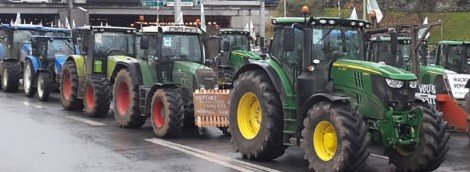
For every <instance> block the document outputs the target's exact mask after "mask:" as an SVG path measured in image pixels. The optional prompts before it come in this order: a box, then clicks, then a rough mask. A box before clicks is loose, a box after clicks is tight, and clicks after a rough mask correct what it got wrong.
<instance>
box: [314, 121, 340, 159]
mask: <svg viewBox="0 0 470 172" xmlns="http://www.w3.org/2000/svg"><path fill="white" fill-rule="evenodd" d="M313 147H314V149H315V152H316V153H317V156H318V157H319V158H320V159H321V160H323V161H330V160H331V159H333V157H335V153H336V149H337V147H338V139H337V135H336V130H335V127H334V126H333V124H331V123H330V122H328V121H321V122H320V123H318V125H317V126H316V127H315V130H314V131H313Z"/></svg>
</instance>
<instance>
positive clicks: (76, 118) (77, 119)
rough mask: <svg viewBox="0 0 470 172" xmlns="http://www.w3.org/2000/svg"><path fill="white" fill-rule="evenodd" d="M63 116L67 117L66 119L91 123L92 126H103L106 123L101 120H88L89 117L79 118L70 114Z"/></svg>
mask: <svg viewBox="0 0 470 172" xmlns="http://www.w3.org/2000/svg"><path fill="white" fill-rule="evenodd" d="M65 117H66V118H68V119H71V120H75V121H79V122H83V123H85V124H89V125H93V126H105V125H106V124H104V123H101V122H97V121H93V120H89V119H86V118H80V117H76V116H70V115H69V116H65Z"/></svg>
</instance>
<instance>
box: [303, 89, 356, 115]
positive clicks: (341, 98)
mask: <svg viewBox="0 0 470 172" xmlns="http://www.w3.org/2000/svg"><path fill="white" fill-rule="evenodd" d="M349 100H350V98H349V97H348V96H346V95H342V94H337V93H317V94H314V95H311V96H310V97H309V98H307V100H306V101H305V102H304V103H303V104H302V105H301V106H299V108H300V109H299V111H298V112H297V113H298V114H299V115H302V117H304V116H305V115H306V114H307V111H308V109H310V108H311V107H312V105H313V104H315V103H318V102H320V101H329V102H340V103H349ZM301 119H303V118H301Z"/></svg>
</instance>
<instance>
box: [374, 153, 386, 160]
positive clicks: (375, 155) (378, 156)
mask: <svg viewBox="0 0 470 172" xmlns="http://www.w3.org/2000/svg"><path fill="white" fill-rule="evenodd" d="M370 156H371V157H375V158H380V159H385V160H388V157H386V156H382V155H377V154H373V153H371V154H370Z"/></svg>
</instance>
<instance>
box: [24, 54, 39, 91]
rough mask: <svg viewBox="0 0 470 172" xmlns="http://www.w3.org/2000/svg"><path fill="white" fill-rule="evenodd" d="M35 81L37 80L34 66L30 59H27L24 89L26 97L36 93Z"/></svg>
mask: <svg viewBox="0 0 470 172" xmlns="http://www.w3.org/2000/svg"><path fill="white" fill-rule="evenodd" d="M35 82H36V77H35V72H34V67H33V65H32V64H31V61H30V60H26V63H25V65H24V69H23V91H24V94H25V95H26V97H33V96H34V94H35V91H36V90H35V89H34V86H35Z"/></svg>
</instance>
